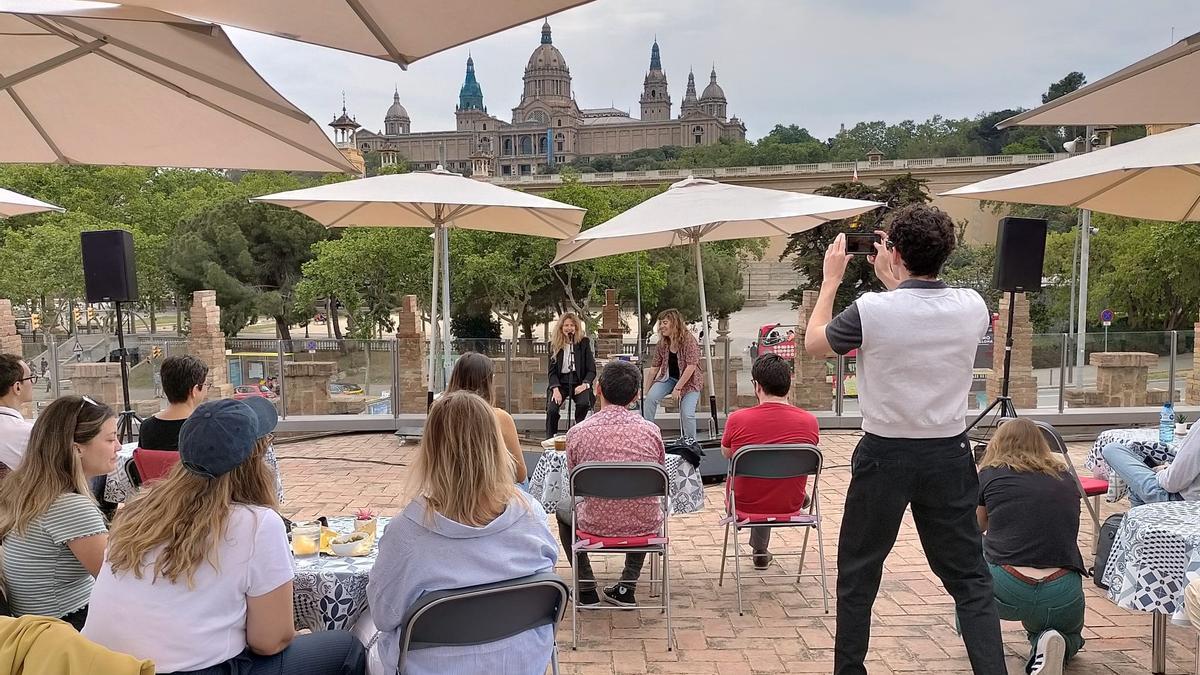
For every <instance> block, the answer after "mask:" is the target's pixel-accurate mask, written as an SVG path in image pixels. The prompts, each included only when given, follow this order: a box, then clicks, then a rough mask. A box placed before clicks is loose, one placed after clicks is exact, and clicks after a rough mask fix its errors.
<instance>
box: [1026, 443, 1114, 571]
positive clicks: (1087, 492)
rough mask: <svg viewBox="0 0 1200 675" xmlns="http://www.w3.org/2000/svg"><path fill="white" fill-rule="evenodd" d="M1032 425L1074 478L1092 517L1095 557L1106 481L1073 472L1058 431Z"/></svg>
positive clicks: (1069, 455) (1093, 551) (1073, 465)
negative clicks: (1036, 427) (1064, 463)
mask: <svg viewBox="0 0 1200 675" xmlns="http://www.w3.org/2000/svg"><path fill="white" fill-rule="evenodd" d="M1034 424H1036V425H1038V429H1041V431H1042V438H1045V439H1046V443H1047V444H1048V445H1049V446H1050V449H1051V450H1053V451H1054V452H1057V453H1059V454H1061V455H1062V457H1063V459H1064V460H1066V462H1067V470H1068V471H1070V472H1071V475H1072V476H1074V477H1075V484H1076V485H1078V486H1079V496H1080V497H1082V498H1083V505H1084V507H1086V508H1087V511H1088V515H1090V516H1091V517H1092V554H1093V555H1095V553H1096V552H1097V551H1099V550H1100V497H1101V496H1102V495H1105V494H1107V493H1108V481H1106V480H1103V479H1100V478H1091V477H1084V476H1080V475H1079V472H1077V471H1076V470H1075V464H1074V463H1073V462H1072V461H1071V453H1070V452H1069V451H1068V450H1067V442H1066V441H1064V440H1063V437H1062V435H1061V434H1059V433H1058V430H1057V429H1055V428H1054V427H1052V426H1050V425H1049V424H1047V423H1045V422H1038V421H1036V420H1035V421H1034ZM1089 499H1090V500H1091V501H1089Z"/></svg>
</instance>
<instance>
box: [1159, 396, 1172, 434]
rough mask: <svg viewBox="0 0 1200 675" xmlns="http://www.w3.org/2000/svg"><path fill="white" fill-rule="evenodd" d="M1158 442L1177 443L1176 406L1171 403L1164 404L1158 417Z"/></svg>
mask: <svg viewBox="0 0 1200 675" xmlns="http://www.w3.org/2000/svg"><path fill="white" fill-rule="evenodd" d="M1158 440H1159V441H1161V442H1163V443H1173V442H1174V441H1175V406H1174V404H1172V403H1171V402H1170V401H1168V402H1166V403H1164V404H1163V407H1162V412H1161V413H1159V415H1158Z"/></svg>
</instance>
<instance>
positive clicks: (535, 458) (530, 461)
mask: <svg viewBox="0 0 1200 675" xmlns="http://www.w3.org/2000/svg"><path fill="white" fill-rule="evenodd" d="M521 456H522V457H524V458H525V476H526V477H528V478H532V477H533V468H534V467H535V466H537V463H538V462H539V461H541V459H542V452H541V451H539V450H522V451H521Z"/></svg>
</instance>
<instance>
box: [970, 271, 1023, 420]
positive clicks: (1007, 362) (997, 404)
mask: <svg viewBox="0 0 1200 675" xmlns="http://www.w3.org/2000/svg"><path fill="white" fill-rule="evenodd" d="M1016 310H1017V292H1016V291H1008V326H1007V327H1006V328H1005V331H1004V370H1003V371H1002V375H1003V377H1002V379H1001V380H1000V382H1001V385H1000V395H999V396H998V397H996V400H994V401H992V402H991V404H989V405H988V407H987V408H984V410H983V412H981V413H979V415H978V416H976V417H975V419H973V420H971V423H970V424H968V425H967V432H970V431H971V430H972V429H974V428H975V427H976V426H978V425H979V423H980V422H982V421H983V420H984V419H986V418H987V417H988V415H991V414H992V413H993V412H995V413H996V414H995V418H994V419H995V423H993V424H991V425H989V428H993V427H995V426H996V424H998V423H999V421H1000V420H1001V419H1005V418H1013V417H1016V416H1017V408H1016V406H1014V405H1013V402H1012V398H1011V397H1010V396H1009V395H1008V377H1009V369H1010V368H1011V367H1012V349H1013V317H1014V316H1015V314H1016Z"/></svg>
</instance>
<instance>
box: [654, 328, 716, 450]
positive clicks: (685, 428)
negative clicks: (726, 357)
mask: <svg viewBox="0 0 1200 675" xmlns="http://www.w3.org/2000/svg"><path fill="white" fill-rule="evenodd" d="M644 378H645V381H644V383H643V385H642V390H643V391H645V392H646V394H645V397H644V398H643V399H642V416H643V417H645V418H646V419H647V420H649V421H651V422H654V421H655V419H656V418H657V417H658V404H659V402H660V401H662V400H663V399H664V398H667V397H668V396H670V397H671V398H673V399H675V400H676V402H678V404H679V426H680V435H681V436H684V437H686V438H695V437H696V404H697V403H698V402H699V401H700V389H701V388H702V387H703V386H704V384H703V381H704V375H703V373H702V371H701V370H700V344H699V343H698V342H697V341H696V336H694V335H692V332H691V331H689V330H688V327H687V324H686V323H684V321H683V315H682V314H680V313H679V310H677V309H668V310H664V311H663V312H662V313H661V314H659V315H658V345H657V346H656V347H655V349H654V361H653V362H652V363H651V365H650V367H649V368H647V369H646V374H645V376H644Z"/></svg>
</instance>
